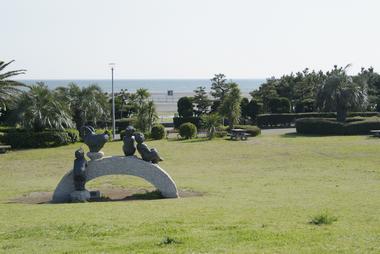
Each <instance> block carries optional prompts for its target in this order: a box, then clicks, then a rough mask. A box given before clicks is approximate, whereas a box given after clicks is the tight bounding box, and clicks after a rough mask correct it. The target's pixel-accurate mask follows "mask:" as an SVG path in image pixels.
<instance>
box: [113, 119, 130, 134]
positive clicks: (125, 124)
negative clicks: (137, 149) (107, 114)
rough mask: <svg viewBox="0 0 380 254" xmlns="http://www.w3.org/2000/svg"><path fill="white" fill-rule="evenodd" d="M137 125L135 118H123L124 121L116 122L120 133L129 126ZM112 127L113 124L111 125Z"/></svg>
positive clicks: (118, 120)
mask: <svg viewBox="0 0 380 254" xmlns="http://www.w3.org/2000/svg"><path fill="white" fill-rule="evenodd" d="M135 123H136V119H134V118H123V119H117V120H116V121H115V127H116V129H117V130H119V132H121V131H122V130H125V129H126V128H127V127H128V126H129V125H132V126H133V125H134V124H135ZM110 126H112V122H111V125H110Z"/></svg>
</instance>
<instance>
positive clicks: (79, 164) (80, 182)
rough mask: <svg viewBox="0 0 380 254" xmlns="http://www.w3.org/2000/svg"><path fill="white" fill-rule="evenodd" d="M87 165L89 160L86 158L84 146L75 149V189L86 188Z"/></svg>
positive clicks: (81, 189)
mask: <svg viewBox="0 0 380 254" xmlns="http://www.w3.org/2000/svg"><path fill="white" fill-rule="evenodd" d="M86 167H87V161H86V159H85V158H84V151H83V149H82V148H80V149H78V150H76V151H75V160H74V167H73V179H74V186H75V190H77V191H83V190H85V184H86Z"/></svg>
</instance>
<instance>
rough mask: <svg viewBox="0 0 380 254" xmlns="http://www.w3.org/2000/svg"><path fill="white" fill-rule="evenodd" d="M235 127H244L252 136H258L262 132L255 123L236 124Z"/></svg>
mask: <svg viewBox="0 0 380 254" xmlns="http://www.w3.org/2000/svg"><path fill="white" fill-rule="evenodd" d="M234 128H235V129H243V130H245V132H247V133H248V134H250V135H251V136H252V137H256V136H258V135H260V134H261V129H260V128H259V127H257V126H254V125H234Z"/></svg>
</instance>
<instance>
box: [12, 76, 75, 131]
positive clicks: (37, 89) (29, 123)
mask: <svg viewBox="0 0 380 254" xmlns="http://www.w3.org/2000/svg"><path fill="white" fill-rule="evenodd" d="M15 112H16V113H17V117H18V119H19V123H20V124H21V125H22V126H23V127H24V128H27V129H33V130H34V131H42V130H44V129H56V130H64V129H65V128H71V127H72V126H73V122H72V120H71V115H70V112H69V107H68V106H67V104H65V102H64V101H61V100H60V99H59V98H58V96H57V95H56V94H55V93H54V92H52V91H50V90H49V89H48V87H47V86H46V85H44V83H41V82H40V83H37V85H33V86H31V87H30V90H29V91H28V92H24V93H22V94H21V96H20V97H19V99H18V100H17V104H16V110H15Z"/></svg>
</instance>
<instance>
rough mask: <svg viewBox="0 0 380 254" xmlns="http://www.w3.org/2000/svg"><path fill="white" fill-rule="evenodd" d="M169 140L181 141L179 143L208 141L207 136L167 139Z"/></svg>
mask: <svg viewBox="0 0 380 254" xmlns="http://www.w3.org/2000/svg"><path fill="white" fill-rule="evenodd" d="M168 141H169V142H181V143H185V144H186V143H200V142H206V141H210V140H209V139H208V138H193V139H168Z"/></svg>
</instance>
